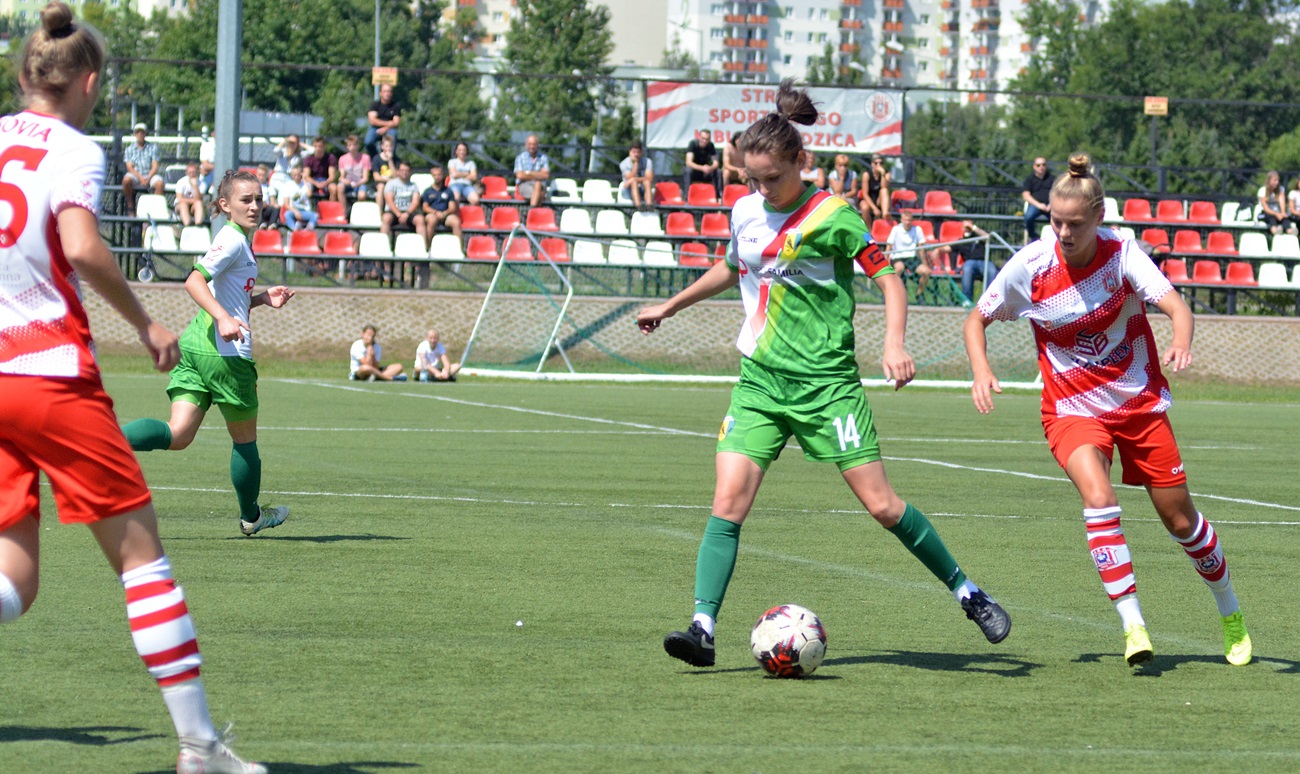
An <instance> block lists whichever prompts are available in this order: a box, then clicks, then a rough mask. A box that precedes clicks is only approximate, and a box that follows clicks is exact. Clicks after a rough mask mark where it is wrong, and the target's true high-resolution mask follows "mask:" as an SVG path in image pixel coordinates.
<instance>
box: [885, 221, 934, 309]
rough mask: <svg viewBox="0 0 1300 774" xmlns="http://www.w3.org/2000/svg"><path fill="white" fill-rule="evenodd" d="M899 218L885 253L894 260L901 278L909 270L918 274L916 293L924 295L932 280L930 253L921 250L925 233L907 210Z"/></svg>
mask: <svg viewBox="0 0 1300 774" xmlns="http://www.w3.org/2000/svg"><path fill="white" fill-rule="evenodd" d="M898 218H899V222H898V223H897V224H896V225H895V226H894V228H893V229H891V230H890V232H889V241H888V242H886V243H885V252H886V253H887V254H888V255H889V257H890V258H893V259H894V271H896V272H898V274H899V276H903V274H904V273H905V272H906V271H908V270H911V271H912V272H913V273H915V274H916V292H917V293H922V292H924V291H925V284H926V283H927V282H929V280H930V251H929V250H924V249H922V248H921V245H923V244H925V232H924V231H922V230H921V227H920V226H918V225H916V224H915V223H913V222H912V213H910V212H908V211H907V210H903V211H902V212H901V213H899V216H898Z"/></svg>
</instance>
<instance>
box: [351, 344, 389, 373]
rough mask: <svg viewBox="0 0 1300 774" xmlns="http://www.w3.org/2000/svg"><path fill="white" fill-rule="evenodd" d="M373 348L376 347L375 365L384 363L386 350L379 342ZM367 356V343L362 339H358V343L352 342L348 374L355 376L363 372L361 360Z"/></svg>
mask: <svg viewBox="0 0 1300 774" xmlns="http://www.w3.org/2000/svg"><path fill="white" fill-rule="evenodd" d="M372 346H373V347H374V350H375V363H376V364H380V363H383V362H384V348H383V347H381V346H379V342H374V344H373V345H372ZM365 356H366V343H365V342H364V341H362V340H361V339H357V340H356V341H354V342H352V348H351V349H350V350H348V360H350V361H351V362H349V363H348V373H350V374H355V373H356V372H357V371H359V370H361V358H363V357H365Z"/></svg>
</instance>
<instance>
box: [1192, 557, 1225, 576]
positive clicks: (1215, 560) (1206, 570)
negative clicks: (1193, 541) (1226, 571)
mask: <svg viewBox="0 0 1300 774" xmlns="http://www.w3.org/2000/svg"><path fill="white" fill-rule="evenodd" d="M1222 566H1223V561H1222V560H1221V559H1219V554H1218V553H1217V552H1215V553H1212V554H1209V555H1207V556H1202V557H1201V558H1200V559H1197V560H1196V569H1198V570H1200V571H1201V574H1202V575H1213V574H1214V573H1215V572H1216V571H1217V570H1218V569H1219V568H1220V567H1222Z"/></svg>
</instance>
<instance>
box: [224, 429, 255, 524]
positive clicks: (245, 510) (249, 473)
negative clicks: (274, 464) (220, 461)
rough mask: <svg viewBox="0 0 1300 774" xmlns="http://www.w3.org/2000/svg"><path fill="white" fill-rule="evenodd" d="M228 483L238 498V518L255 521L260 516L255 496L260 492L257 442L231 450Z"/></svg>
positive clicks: (236, 445) (240, 445) (238, 445)
mask: <svg viewBox="0 0 1300 774" xmlns="http://www.w3.org/2000/svg"><path fill="white" fill-rule="evenodd" d="M230 482H231V483H232V484H234V485H235V496H236V497H238V498H239V518H241V519H243V520H244V521H257V517H258V516H260V515H261V510H260V509H259V508H258V507H257V496H258V494H260V493H261V491H262V457H261V455H259V454H258V453H257V441H252V442H251V443H237V444H235V446H234V449H233V450H231V452H230Z"/></svg>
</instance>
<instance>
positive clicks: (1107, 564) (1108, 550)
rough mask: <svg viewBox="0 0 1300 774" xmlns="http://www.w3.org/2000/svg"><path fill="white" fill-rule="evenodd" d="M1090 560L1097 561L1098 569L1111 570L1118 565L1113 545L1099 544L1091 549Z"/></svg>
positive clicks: (1117, 557)
mask: <svg viewBox="0 0 1300 774" xmlns="http://www.w3.org/2000/svg"><path fill="white" fill-rule="evenodd" d="M1092 561H1094V562H1096V563H1097V569H1098V570H1099V571H1102V572H1104V571H1106V570H1113V569H1115V568H1116V567H1118V566H1119V556H1117V555H1116V554H1115V549H1114V547H1113V546H1101V547H1099V548H1094V549H1092Z"/></svg>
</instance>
